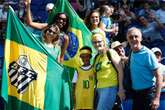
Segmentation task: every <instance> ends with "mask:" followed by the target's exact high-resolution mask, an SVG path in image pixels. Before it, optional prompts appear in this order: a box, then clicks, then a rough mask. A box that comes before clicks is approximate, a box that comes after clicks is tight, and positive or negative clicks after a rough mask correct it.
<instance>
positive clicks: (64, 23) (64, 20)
mask: <svg viewBox="0 0 165 110" xmlns="http://www.w3.org/2000/svg"><path fill="white" fill-rule="evenodd" d="M30 4H31V0H25V5H26V14H27V16H26V23H27V24H28V25H29V26H31V27H32V28H35V29H39V30H43V29H45V28H47V27H49V25H51V24H56V25H57V26H58V27H59V29H60V48H61V53H60V62H63V60H64V54H65V52H66V49H67V48H68V45H69V37H68V35H67V34H66V31H67V29H68V26H69V19H68V17H67V15H66V14H65V13H57V14H56V15H55V17H54V19H53V21H52V22H51V23H50V24H48V23H38V22H34V21H33V20H32V15H31V11H30Z"/></svg>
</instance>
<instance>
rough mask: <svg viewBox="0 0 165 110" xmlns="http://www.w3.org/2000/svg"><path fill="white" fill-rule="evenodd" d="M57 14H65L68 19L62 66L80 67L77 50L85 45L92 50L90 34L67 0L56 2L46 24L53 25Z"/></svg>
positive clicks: (57, 0)
mask: <svg viewBox="0 0 165 110" xmlns="http://www.w3.org/2000/svg"><path fill="white" fill-rule="evenodd" d="M58 12H65V13H66V14H67V16H68V17H69V29H68V33H67V34H68V36H69V46H68V48H67V52H66V54H65V57H64V60H65V61H64V65H67V66H69V67H73V68H76V67H78V66H80V60H79V49H80V48H81V47H82V46H84V45H86V46H89V47H91V48H92V49H93V46H92V42H91V32H90V31H89V30H88V28H87V27H86V26H85V24H84V22H83V20H82V19H81V18H80V17H79V16H78V15H77V13H76V12H75V11H74V9H73V8H72V6H71V5H70V3H69V2H68V0H56V2H55V6H54V9H53V11H52V12H51V13H50V15H49V17H48V22H49V23H53V20H54V16H55V15H56V14H57V13H58Z"/></svg>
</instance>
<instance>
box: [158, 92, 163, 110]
mask: <svg viewBox="0 0 165 110" xmlns="http://www.w3.org/2000/svg"><path fill="white" fill-rule="evenodd" d="M158 110H165V92H162V93H161V96H160V106H159V108H158Z"/></svg>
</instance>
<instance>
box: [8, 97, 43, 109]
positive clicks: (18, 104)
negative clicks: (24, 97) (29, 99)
mask: <svg viewBox="0 0 165 110" xmlns="http://www.w3.org/2000/svg"><path fill="white" fill-rule="evenodd" d="M8 98H9V103H8V106H7V107H6V110H41V109H39V108H35V107H33V106H31V105H29V104H27V103H25V102H23V101H21V100H19V99H17V98H15V97H13V96H9V97H8Z"/></svg>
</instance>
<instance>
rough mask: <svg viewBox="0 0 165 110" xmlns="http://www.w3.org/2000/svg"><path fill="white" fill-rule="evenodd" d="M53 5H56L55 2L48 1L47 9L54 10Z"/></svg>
mask: <svg viewBox="0 0 165 110" xmlns="http://www.w3.org/2000/svg"><path fill="white" fill-rule="evenodd" d="M53 7H54V4H53V3H48V4H47V5H46V11H49V10H52V9H53Z"/></svg>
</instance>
